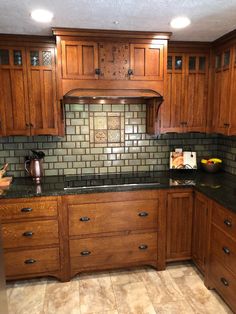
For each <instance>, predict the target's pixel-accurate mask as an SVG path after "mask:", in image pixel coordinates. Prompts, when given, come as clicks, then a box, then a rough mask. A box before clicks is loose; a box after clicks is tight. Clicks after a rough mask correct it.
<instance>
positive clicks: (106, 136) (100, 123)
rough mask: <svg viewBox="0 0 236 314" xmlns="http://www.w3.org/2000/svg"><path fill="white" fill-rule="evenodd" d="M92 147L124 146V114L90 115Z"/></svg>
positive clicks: (94, 112) (99, 113) (92, 112)
mask: <svg viewBox="0 0 236 314" xmlns="http://www.w3.org/2000/svg"><path fill="white" fill-rule="evenodd" d="M89 125H90V146H91V147H118V146H124V133H125V130H124V129H125V123H124V112H102V111H98V112H96V111H91V112H90V113H89Z"/></svg>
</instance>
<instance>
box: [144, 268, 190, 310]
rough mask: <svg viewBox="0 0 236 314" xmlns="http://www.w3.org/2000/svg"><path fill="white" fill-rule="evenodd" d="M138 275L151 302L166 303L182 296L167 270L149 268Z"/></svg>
mask: <svg viewBox="0 0 236 314" xmlns="http://www.w3.org/2000/svg"><path fill="white" fill-rule="evenodd" d="M140 276H141V277H142V281H143V282H144V284H145V287H146V289H147V292H148V295H149V297H150V298H151V300H152V302H153V303H155V304H159V303H168V302H172V301H176V300H181V299H183V298H184V296H183V294H182V292H181V291H180V289H179V287H178V286H177V285H176V284H175V282H174V280H173V279H172V278H171V276H170V274H169V273H168V272H166V271H159V272H157V271H155V270H153V269H150V268H149V269H147V270H146V271H145V272H143V273H142V274H140Z"/></svg>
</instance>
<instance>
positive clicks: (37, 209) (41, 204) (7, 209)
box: [0, 200, 57, 220]
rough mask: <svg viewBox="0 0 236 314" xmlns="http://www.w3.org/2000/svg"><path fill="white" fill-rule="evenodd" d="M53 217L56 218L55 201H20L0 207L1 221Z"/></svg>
mask: <svg viewBox="0 0 236 314" xmlns="http://www.w3.org/2000/svg"><path fill="white" fill-rule="evenodd" d="M54 216H57V201H51V200H50V201H48V200H45V201H38V202H28V201H27V202H23V201H21V202H15V203H6V204H4V203H3V204H1V205H0V219H2V220H7V219H9V220H10V219H18V218H24V219H26V218H37V217H54Z"/></svg>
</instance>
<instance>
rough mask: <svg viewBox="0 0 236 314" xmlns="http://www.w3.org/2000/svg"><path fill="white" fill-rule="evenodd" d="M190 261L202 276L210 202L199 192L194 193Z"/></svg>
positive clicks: (204, 263)
mask: <svg viewBox="0 0 236 314" xmlns="http://www.w3.org/2000/svg"><path fill="white" fill-rule="evenodd" d="M194 194H195V196H194V209H193V233H192V259H193V261H194V263H195V265H196V266H197V267H198V268H199V270H200V271H201V272H202V273H203V274H204V273H205V267H206V253H207V243H208V229H209V223H210V221H209V219H208V218H209V211H210V204H209V202H210V200H209V199H208V198H207V197H205V196H204V195H203V194H201V193H199V192H195V193H194Z"/></svg>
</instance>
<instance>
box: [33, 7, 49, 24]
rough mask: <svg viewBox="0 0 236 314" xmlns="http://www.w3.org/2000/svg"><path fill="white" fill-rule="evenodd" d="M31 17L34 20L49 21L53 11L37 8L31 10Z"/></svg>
mask: <svg viewBox="0 0 236 314" xmlns="http://www.w3.org/2000/svg"><path fill="white" fill-rule="evenodd" d="M30 16H31V18H32V19H33V20H35V21H36V22H40V23H49V22H51V21H52V19H53V13H52V12H50V11H48V10H42V9H37V10H34V11H32V12H31V14H30Z"/></svg>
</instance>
